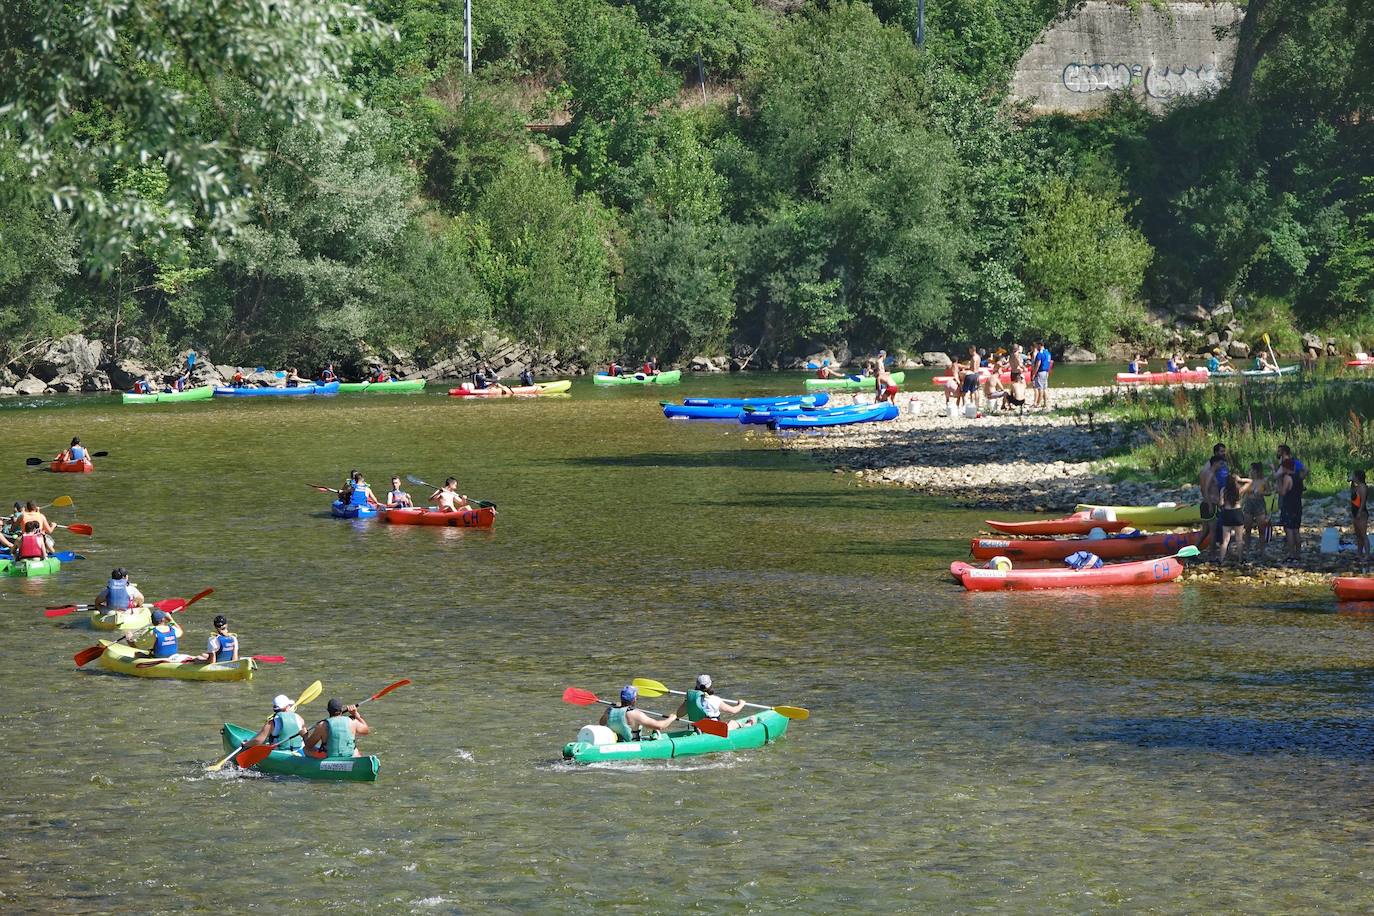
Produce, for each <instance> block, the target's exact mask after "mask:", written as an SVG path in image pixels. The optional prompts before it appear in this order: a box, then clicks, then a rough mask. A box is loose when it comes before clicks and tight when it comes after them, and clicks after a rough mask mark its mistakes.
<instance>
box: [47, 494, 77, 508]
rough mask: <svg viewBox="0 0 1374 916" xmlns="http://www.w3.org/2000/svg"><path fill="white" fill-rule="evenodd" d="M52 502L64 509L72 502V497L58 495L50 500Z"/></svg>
mask: <svg viewBox="0 0 1374 916" xmlns="http://www.w3.org/2000/svg"><path fill="white" fill-rule="evenodd" d="M52 504H53V505H54V506H57V507H59V508H63V509H65V508H66V507H67V506H70V505H71V504H72V498H71V497H70V496H59V497H57V499H54V500H53V501H52Z"/></svg>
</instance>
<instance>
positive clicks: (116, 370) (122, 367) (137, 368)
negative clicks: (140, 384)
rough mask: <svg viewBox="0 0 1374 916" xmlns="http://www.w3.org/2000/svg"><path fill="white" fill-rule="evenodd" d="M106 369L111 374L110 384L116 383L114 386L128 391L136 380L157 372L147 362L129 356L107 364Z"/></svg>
mask: <svg viewBox="0 0 1374 916" xmlns="http://www.w3.org/2000/svg"><path fill="white" fill-rule="evenodd" d="M105 371H106V373H107V374H108V375H109V378H110V384H112V385H114V387H116V388H118V389H119V390H120V391H128V390H129V389H131V388H133V387H134V382H137V381H138V380H139V379H142V378H146V377H147V376H150V375H155V374H157V373H156V372H155V370H154V369H153V368H152V367H150V366H148V365H147V364H146V363H144V362H142V361H140V360H136V359H130V358H127V357H124V358H121V359H117V360H115V361H114V362H113V363H111V364H109V365H107V366H106V367H105Z"/></svg>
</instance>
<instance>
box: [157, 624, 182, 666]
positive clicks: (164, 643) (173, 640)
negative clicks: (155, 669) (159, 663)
mask: <svg viewBox="0 0 1374 916" xmlns="http://www.w3.org/2000/svg"><path fill="white" fill-rule="evenodd" d="M176 654H177V631H176V629H175V628H174V627H170V626H169V627H167V629H165V630H164V629H163V628H162V625H159V626H155V627H153V658H171V657H172V656H173V655H176Z"/></svg>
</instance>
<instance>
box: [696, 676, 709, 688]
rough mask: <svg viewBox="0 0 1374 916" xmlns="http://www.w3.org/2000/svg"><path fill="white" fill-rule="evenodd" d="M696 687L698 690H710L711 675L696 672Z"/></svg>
mask: <svg viewBox="0 0 1374 916" xmlns="http://www.w3.org/2000/svg"><path fill="white" fill-rule="evenodd" d="M697 689H698V690H710V689H711V675H709V674H698V675H697Z"/></svg>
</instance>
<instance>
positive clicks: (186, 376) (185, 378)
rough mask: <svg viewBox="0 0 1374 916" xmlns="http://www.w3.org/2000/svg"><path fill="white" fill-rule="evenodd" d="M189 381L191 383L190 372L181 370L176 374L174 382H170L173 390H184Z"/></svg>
mask: <svg viewBox="0 0 1374 916" xmlns="http://www.w3.org/2000/svg"><path fill="white" fill-rule="evenodd" d="M190 383H191V373H189V372H183V373H182V374H181V375H178V376H177V380H176V381H175V382H172V390H173V391H185V390H186V386H187V385H189V384H190Z"/></svg>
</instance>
